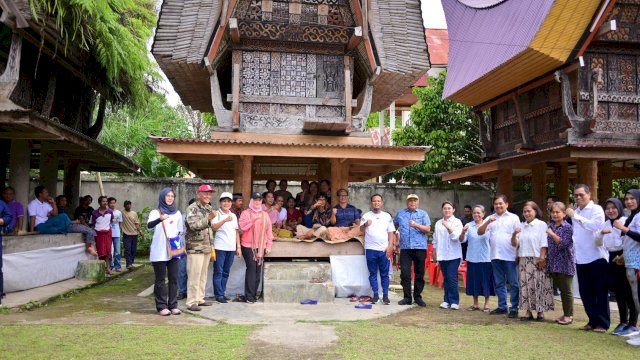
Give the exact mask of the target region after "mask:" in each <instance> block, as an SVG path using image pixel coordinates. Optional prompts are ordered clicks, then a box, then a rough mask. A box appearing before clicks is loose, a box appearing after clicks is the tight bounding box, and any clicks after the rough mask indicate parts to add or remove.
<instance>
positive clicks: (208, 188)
mask: <svg viewBox="0 0 640 360" xmlns="http://www.w3.org/2000/svg"><path fill="white" fill-rule="evenodd" d="M198 192H212V193H214V192H216V189H214V188H212V187H211V186H209V185H206V184H205V185H200V186H199V187H198Z"/></svg>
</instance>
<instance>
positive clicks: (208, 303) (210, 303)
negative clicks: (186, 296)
mask: <svg viewBox="0 0 640 360" xmlns="http://www.w3.org/2000/svg"><path fill="white" fill-rule="evenodd" d="M198 305H199V306H211V305H213V302H211V301H209V300H205V301H203V302H201V303H200V304H198Z"/></svg>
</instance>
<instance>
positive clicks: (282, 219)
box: [278, 208, 287, 224]
mask: <svg viewBox="0 0 640 360" xmlns="http://www.w3.org/2000/svg"><path fill="white" fill-rule="evenodd" d="M278 221H279V222H281V223H283V224H284V223H285V222H286V221H287V209H285V208H282V209H280V214H279V215H278Z"/></svg>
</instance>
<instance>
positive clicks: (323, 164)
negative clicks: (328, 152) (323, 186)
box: [317, 159, 333, 188]
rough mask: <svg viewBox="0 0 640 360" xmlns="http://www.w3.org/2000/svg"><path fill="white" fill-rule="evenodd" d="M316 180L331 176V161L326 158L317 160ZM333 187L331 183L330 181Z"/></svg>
mask: <svg viewBox="0 0 640 360" xmlns="http://www.w3.org/2000/svg"><path fill="white" fill-rule="evenodd" d="M317 174H318V181H321V180H324V179H330V178H331V163H330V162H329V160H328V159H319V160H318V173H317ZM331 187H332V188H333V183H331Z"/></svg>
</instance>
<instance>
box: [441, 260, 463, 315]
mask: <svg viewBox="0 0 640 360" xmlns="http://www.w3.org/2000/svg"><path fill="white" fill-rule="evenodd" d="M438 264H440V269H442V278H443V279H444V302H446V303H448V304H460V293H459V292H458V267H459V266H460V259H453V260H444V261H438Z"/></svg>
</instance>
